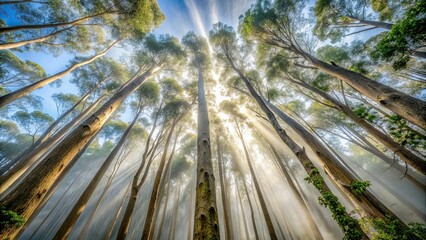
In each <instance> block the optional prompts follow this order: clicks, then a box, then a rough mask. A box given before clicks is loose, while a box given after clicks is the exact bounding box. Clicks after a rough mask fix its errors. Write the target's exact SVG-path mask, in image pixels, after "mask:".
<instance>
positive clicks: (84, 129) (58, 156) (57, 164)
mask: <svg viewBox="0 0 426 240" xmlns="http://www.w3.org/2000/svg"><path fill="white" fill-rule="evenodd" d="M159 69H160V68H159V67H158V66H157V65H153V66H152V67H151V68H150V69H149V70H147V71H146V72H145V73H144V74H142V75H141V76H139V77H137V78H136V79H134V80H133V81H132V82H131V83H129V84H127V85H126V86H125V87H123V88H121V89H120V90H119V91H118V92H116V93H115V94H114V96H112V97H111V98H110V99H109V100H108V101H107V102H106V103H105V104H104V105H103V106H102V107H101V108H100V109H99V110H97V111H96V112H95V113H94V114H93V115H92V116H91V117H90V118H89V119H87V120H86V121H85V122H84V123H83V124H81V125H80V126H79V127H77V128H76V129H75V130H73V131H72V132H71V133H70V134H69V135H68V136H67V137H65V139H64V140H63V141H62V142H61V143H59V144H58V146H57V147H56V148H55V149H54V150H53V151H52V152H50V153H49V154H48V155H47V156H46V158H44V159H43V161H42V162H41V163H40V164H38V165H37V167H35V168H34V169H33V171H32V172H31V173H30V174H29V175H28V176H27V177H26V178H25V179H24V180H23V181H22V182H21V184H20V185H19V186H17V187H16V188H15V189H14V190H13V191H12V192H11V193H9V194H8V195H7V196H6V197H5V198H3V199H2V200H1V201H0V204H1V205H3V206H5V208H6V209H8V210H12V211H14V212H16V213H17V214H20V215H22V216H23V217H24V219H27V218H28V217H30V216H31V214H32V213H33V211H34V210H35V208H36V207H37V205H38V203H39V202H40V201H41V200H42V199H43V197H44V196H45V194H46V192H47V191H48V190H49V188H50V187H51V186H52V184H53V183H54V181H55V180H56V178H57V177H58V176H59V175H61V174H62V173H63V170H64V168H66V166H67V165H68V164H69V163H70V161H71V160H72V158H73V157H74V156H75V155H77V154H78V152H79V150H80V149H81V148H83V147H84V146H85V145H86V144H87V142H88V141H89V140H90V138H91V137H92V136H94V135H96V134H97V133H98V132H99V130H100V128H101V127H102V126H103V125H104V124H105V122H106V121H107V120H108V119H109V117H110V116H111V115H112V114H113V113H114V112H115V111H116V110H117V108H118V107H119V106H120V105H121V103H122V102H123V101H124V100H125V99H126V98H127V96H128V95H130V94H131V93H132V92H133V91H134V90H135V89H137V88H138V87H139V86H140V85H142V83H143V82H144V81H145V79H146V78H147V77H149V76H150V75H151V74H152V73H154V72H156V71H158V70H159ZM18 229H19V227H15V226H14V227H9V228H8V229H4V231H3V232H2V234H1V236H2V237H6V238H7V237H10V238H13V237H14V236H15V234H16V233H17V230H18Z"/></svg>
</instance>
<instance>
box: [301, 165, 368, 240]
mask: <svg viewBox="0 0 426 240" xmlns="http://www.w3.org/2000/svg"><path fill="white" fill-rule="evenodd" d="M305 181H307V182H308V183H311V184H312V185H314V186H315V188H317V189H318V190H319V191H320V193H321V197H319V198H318V201H319V203H320V204H321V205H322V206H324V207H326V208H328V209H330V211H331V214H332V216H333V218H334V220H336V222H337V224H339V226H340V228H341V229H342V231H343V232H344V234H345V235H344V236H343V239H345V240H355V239H361V237H362V232H361V231H360V230H359V227H358V226H357V225H358V223H357V221H356V219H354V218H353V217H351V216H349V215H348V214H347V212H346V209H345V207H344V206H343V205H342V204H341V203H340V201H339V199H338V198H337V197H336V196H335V195H334V194H333V193H332V192H331V191H324V190H323V189H322V186H323V184H324V179H323V178H322V177H321V175H320V173H319V171H318V169H317V168H312V170H311V171H310V172H309V174H308V177H306V178H305Z"/></svg>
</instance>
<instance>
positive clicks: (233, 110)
mask: <svg viewBox="0 0 426 240" xmlns="http://www.w3.org/2000/svg"><path fill="white" fill-rule="evenodd" d="M220 106H221V109H222V110H224V111H225V112H226V113H228V114H230V115H231V118H232V119H233V121H234V123H235V127H236V129H237V135H238V137H239V138H240V141H241V145H242V146H243V149H244V156H245V158H246V161H247V165H248V166H249V170H250V176H251V178H252V180H253V184H254V187H255V189H256V192H257V196H258V198H259V202H260V206H261V209H262V213H263V216H264V217H265V222H266V226H267V228H268V233H269V236H270V238H271V239H278V234H277V233H276V230H275V229H274V226H273V223H272V215H273V213H271V212H270V210H268V208H267V206H266V201H265V197H264V196H263V193H262V190H261V189H260V185H259V182H258V180H257V177H256V173H255V172H254V167H253V163H252V159H251V155H250V151H249V150H248V148H247V143H246V142H245V139H244V135H243V132H242V126H241V127H240V125H242V124H244V121H245V116H244V115H242V114H241V113H240V112H239V110H238V108H237V106H236V105H235V104H233V103H232V102H229V101H223V102H222V103H221V105H220ZM237 191H238V189H237ZM244 221H245V219H244ZM253 224H255V223H253ZM247 237H248V236H247Z"/></svg>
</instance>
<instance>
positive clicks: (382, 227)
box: [371, 216, 426, 240]
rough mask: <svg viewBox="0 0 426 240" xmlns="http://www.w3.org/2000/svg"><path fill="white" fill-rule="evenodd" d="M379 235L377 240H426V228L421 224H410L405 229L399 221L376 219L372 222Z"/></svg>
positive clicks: (390, 218)
mask: <svg viewBox="0 0 426 240" xmlns="http://www.w3.org/2000/svg"><path fill="white" fill-rule="evenodd" d="M371 223H372V225H373V227H374V229H376V230H377V235H376V236H374V239H377V240H408V239H413V238H419V239H426V226H425V225H423V224H420V223H410V224H409V228H407V227H405V226H404V225H403V224H402V223H401V222H400V221H399V220H397V219H394V218H392V217H389V216H388V217H387V218H386V219H385V220H383V219H378V218H374V219H372V220H371Z"/></svg>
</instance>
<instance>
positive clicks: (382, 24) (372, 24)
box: [346, 16, 393, 30]
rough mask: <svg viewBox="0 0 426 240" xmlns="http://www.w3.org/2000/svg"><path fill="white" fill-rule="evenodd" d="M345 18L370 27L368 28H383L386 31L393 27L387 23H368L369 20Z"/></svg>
mask: <svg viewBox="0 0 426 240" xmlns="http://www.w3.org/2000/svg"><path fill="white" fill-rule="evenodd" d="M346 17H348V18H350V19H352V20H356V21H358V22H359V23H361V24H365V25H370V26H373V27H377V28H383V29H386V30H391V29H392V26H393V24H392V23H387V22H379V21H370V20H364V19H359V18H356V17H351V16H346Z"/></svg>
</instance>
